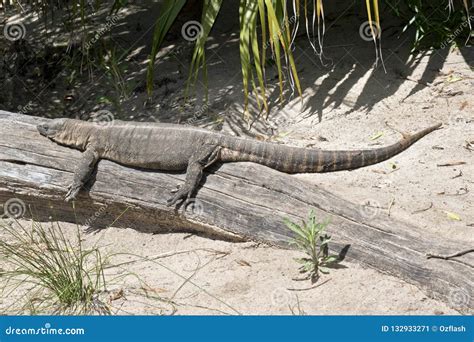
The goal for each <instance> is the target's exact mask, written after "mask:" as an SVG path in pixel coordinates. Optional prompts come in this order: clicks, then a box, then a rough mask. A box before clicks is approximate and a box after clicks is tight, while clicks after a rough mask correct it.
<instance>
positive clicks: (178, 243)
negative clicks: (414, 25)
mask: <svg viewBox="0 0 474 342" xmlns="http://www.w3.org/2000/svg"><path fill="white" fill-rule="evenodd" d="M225 6H228V7H229V8H228V9H226V11H225V13H233V12H232V11H233V10H235V8H232V6H233V5H232V4H229V3H227V4H225ZM341 6H342V7H339V9H338V10H337V11H336V10H335V9H334V8H333V9H331V8H328V9H327V18H328V21H327V35H326V39H325V42H326V43H325V55H326V58H327V60H326V63H327V66H322V65H321V62H320V61H319V59H318V58H317V57H316V56H315V55H314V54H313V52H312V49H311V47H310V45H309V43H308V41H307V39H306V37H304V36H302V37H298V38H297V41H296V43H297V45H296V46H297V47H296V50H295V52H294V53H295V58H296V61H297V65H298V70H299V74H300V77H301V83H302V86H303V89H304V100H303V104H302V103H301V101H300V100H299V99H294V98H293V99H291V98H290V96H289V94H285V96H286V98H287V99H288V100H289V101H287V102H286V103H285V104H284V106H282V107H280V106H279V105H278V101H277V85H276V83H275V80H274V76H275V69H274V68H271V67H270V68H269V69H268V70H267V78H268V79H269V80H273V81H270V82H269V89H271V90H273V91H272V96H271V102H272V105H273V106H272V111H271V113H270V115H269V119H268V121H259V122H256V123H255V124H254V125H253V126H252V127H249V125H248V123H247V122H245V121H244V120H243V119H242V103H243V97H242V92H241V84H240V82H241V80H240V71H239V68H238V66H239V57H238V53H237V51H238V36H236V35H235V28H236V25H238V23H237V20H238V18H237V15H235V16H231V15H230V14H228V15H223V16H221V17H219V21H218V23H217V25H216V29H215V31H214V32H213V35H212V37H211V38H210V40H209V44H208V49H209V51H208V53H207V58H208V65H209V68H208V73H209V81H208V85H209V96H210V97H209V103H208V105H203V104H202V102H200V101H199V100H196V101H195V102H194V103H192V105H190V106H189V107H187V108H186V109H185V110H184V111H183V110H182V108H181V107H180V105H179V101H181V100H182V97H183V91H182V90H183V88H184V82H185V80H186V76H187V71H186V70H187V66H188V61H189V57H190V55H191V52H192V45H190V44H189V43H188V42H186V41H184V40H182V39H179V37H178V39H175V40H173V41H167V42H166V44H165V45H166V46H165V48H164V50H163V52H162V53H161V55H160V59H159V62H158V65H157V70H159V73H157V75H159V76H158V79H159V80H161V81H162V83H160V84H161V85H158V86H157V88H156V90H155V99H156V103H155V104H149V103H146V95H145V94H144V92H143V90H142V91H139V90H136V91H134V92H133V93H132V95H131V97H130V99H129V100H126V101H124V102H123V103H122V104H121V111H114V113H115V115H116V116H117V117H119V118H122V119H135V120H146V119H149V118H150V117H152V118H154V119H155V120H157V121H165V122H188V123H192V124H194V125H199V126H202V127H208V128H213V129H218V130H223V131H226V132H229V133H231V134H238V135H246V136H250V137H256V138H259V139H268V140H273V141H279V142H282V143H286V144H292V145H297V146H313V147H315V148H323V149H326V148H327V149H329V148H331V149H353V148H364V147H377V146H383V145H386V144H389V143H392V142H394V141H395V140H397V139H398V138H399V137H400V135H399V134H398V133H397V132H396V130H400V131H405V132H411V131H414V130H418V129H421V128H424V127H427V126H429V125H431V124H433V123H436V122H442V123H443V124H444V125H443V129H442V130H439V131H436V132H434V133H432V134H430V135H429V136H427V137H426V138H424V139H422V140H421V141H420V142H418V143H417V144H415V145H414V146H413V147H411V148H410V149H408V150H407V151H405V152H404V153H402V154H400V155H398V156H396V157H394V158H392V159H391V160H389V161H387V162H383V163H381V164H378V165H375V166H371V167H366V168H363V169H360V170H355V171H351V172H339V173H332V174H311V175H297V176H295V177H300V178H303V179H305V180H307V181H308V182H312V183H316V184H318V185H320V186H322V187H324V188H326V189H328V190H330V191H333V192H334V193H336V194H339V195H340V196H342V197H344V198H346V199H349V200H351V201H353V202H355V203H361V204H365V203H370V205H371V206H373V207H374V210H375V211H377V210H379V211H388V210H390V214H391V215H392V216H393V217H394V218H396V219H399V220H404V221H408V222H410V223H412V224H415V225H417V226H419V227H422V228H423V229H426V230H427V231H432V232H436V233H437V234H439V244H440V245H441V244H442V243H443V238H445V237H449V238H451V239H457V240H459V241H464V242H468V243H469V242H470V243H473V244H474V234H473V229H474V210H473V209H474V204H473V202H474V197H473V195H472V189H473V184H474V177H473V174H474V166H473V160H474V159H473V156H474V114H473V113H474V103H473V100H472V99H473V96H472V95H473V93H474V91H473V85H474V73H473V70H472V66H473V64H474V53H473V50H472V48H463V49H461V50H459V49H454V50H451V51H449V50H448V49H444V50H438V51H431V52H427V53H425V54H423V55H419V56H418V57H417V58H414V57H410V54H409V50H410V43H409V39H408V38H409V35H402V36H401V37H400V38H398V33H397V31H395V30H394V27H398V28H399V27H400V26H396V25H399V23H398V24H397V23H396V21H395V23H391V22H390V20H394V19H390V18H389V17H385V18H384V20H385V21H384V23H383V24H384V27H389V28H388V29H387V31H384V36H383V37H384V40H383V54H384V63H385V67H386V73H385V72H384V70H383V68H382V66H381V63H380V61H379V63H378V65H377V66H375V65H374V61H375V52H374V49H373V45H372V43H371V42H368V41H365V40H363V39H361V37H360V36H359V27H360V25H361V23H362V22H364V21H365V20H366V19H365V17H364V15H363V11H361V8H354V7H353V4H351V5H350V6H348V5H347V6H346V5H341ZM345 7H347V9H344V8H345ZM153 8H154V7H153ZM341 8H342V10H341ZM140 10H141V9H140ZM137 13H140V11H139V10H136V12H133V11H132V13H131V14H130V15H131V16H132V15H137ZM147 25H151V23H148V22H147V20H146V19H143V21H142V26H143V32H145V33H144V34H143V35H141V36H143V37H144V39H145V38H147V37H148V38H149V34H150V33H149V32H148V31H146V29H147V28H148V26H147ZM119 27H120V26H119ZM390 27H391V28H390ZM143 32H142V33H143ZM147 32H148V33H147ZM122 39H123V40H125V42H124V41H122V44H123V45H124V46H130V51H135V52H136V51H141V48H140V47H139V46H135V45H134V43H132V42H134V41H135V40H134V39H132V38H130V37H127V36H125V38H122ZM127 39H129V41H128V42H127ZM127 44H128V45H127ZM137 53H138V55H139V54H140V52H137ZM139 61H140V58H138V57H134V59H130V61H129V63H130V65H129V67H130V69H132V70H134V71H133V75H132V72H130V77H131V78H132V76H133V77H135V78H136V79H138V80H140V79H142V78H143V77H142V78H140V75H143V73H144V65H145V64H144V63H140V62H139ZM329 61H332V64H330V63H329ZM201 88H202V87H200V85H199V84H198V90H197V94H201V95H202V92H200V89H201ZM136 89H139V86H137V88H136ZM98 91H99V90H98V88H97V87H93V86H92V87H87V88H84V91H81V92H78V93H80V95H78V101H77V105H76V106H74V105H73V106H68V107H67V108H66V107H64V108H62V107H61V111H58V112H57V115H58V116H63V115H73V116H76V117H81V115H83V113H85V112H87V110H89V111H90V110H92V109H98V108H101V105H99V104H97V103H94V100H93V99H94V98H97V93H96V92H98ZM48 96H52V97H54V96H58V94H57V93H55V92H51V94H50V95H47V92H46V93H45V94H42V96H41V101H39V102H38V103H37V104H36V105H37V108H38V110H39V112H40V113H41V110H43V111H44V112H48V113H51V112H49V111H48V108H52V107H54V106H56V105H57V102H55V101H50V102H48V101H46V99H47V98H48ZM198 99H199V98H198ZM145 103H146V104H145ZM16 105H17V104H14V105H12V106H14V107H13V108H15V107H16ZM23 105H25V104H23ZM252 106H255V104H254V103H253V102H251V108H252ZM55 108H56V107H55ZM79 108H80V109H79ZM6 109H9V110H12V107H7V108H6ZM111 110H112V109H111ZM196 113H199V115H198V116H196ZM387 123H388V124H389V125H390V127H389V126H387ZM249 128H250V129H249ZM374 137H376V138H374ZM470 142H472V145H470ZM450 163H454V164H458V165H453V166H441V165H444V164H450ZM62 226H63V227H64V228H65V230H66V231H68V230H69V229H72V228H74V226H72V225H69V224H62ZM83 237H84V239H85V243H86V244H93V243H94V242H96V241H99V244H100V245H103V246H105V247H104V248H106V249H109V250H111V251H113V252H117V253H118V252H129V253H134V254H139V255H141V256H146V257H152V256H156V255H161V254H163V253H165V254H166V253H171V254H172V253H176V252H179V251H188V252H186V253H180V254H179V255H172V256H168V257H163V258H160V259H159V262H160V263H161V264H157V263H155V262H150V261H143V260H141V261H139V262H135V263H132V264H130V265H129V266H127V269H128V270H130V271H132V272H135V273H136V274H138V275H139V276H140V277H141V278H142V279H143V280H144V281H145V282H146V283H147V284H148V286H149V287H150V288H152V289H155V292H156V293H158V295H159V296H161V297H163V298H167V299H168V300H172V302H173V303H175V304H174V305H171V304H169V303H163V302H159V303H155V302H153V301H151V302H150V301H149V300H145V301H143V300H141V299H140V298H138V297H137V298H136V297H134V295H132V292H133V290H134V289H137V288H138V287H139V286H140V285H139V283H138V282H137V281H136V280H133V279H129V280H128V281H126V282H124V283H123V284H116V285H115V287H116V288H123V289H124V293H125V297H124V298H120V299H118V300H116V301H114V306H115V307H117V308H118V307H121V309H120V310H119V311H118V313H127V312H129V313H136V314H149V313H153V314H158V313H164V314H168V313H171V312H172V311H173V307H174V308H175V309H176V310H177V313H178V314H220V313H226V314H234V313H243V314H291V313H292V312H293V313H295V314H302V313H306V314H455V313H456V311H454V310H452V309H449V308H448V306H447V305H446V304H445V303H441V302H439V301H434V300H431V299H429V298H426V296H425V294H424V293H422V292H421V291H420V290H419V289H417V288H416V287H414V286H412V285H409V284H406V283H404V282H402V281H400V280H398V279H397V278H394V277H392V276H388V275H384V274H382V273H380V272H377V271H375V270H371V269H367V268H364V267H363V266H361V265H358V264H356V263H349V262H346V263H345V266H347V267H346V268H343V269H337V270H332V271H331V273H330V275H328V276H324V277H323V278H322V279H321V280H320V281H319V282H318V284H320V286H318V287H316V288H313V289H309V290H295V289H304V288H308V287H311V286H312V285H311V284H310V283H309V282H301V281H295V280H292V279H293V278H295V277H297V276H298V273H297V267H298V264H297V263H296V262H295V261H294V260H293V258H295V257H299V256H301V254H300V253H298V252H295V251H287V250H280V249H276V248H271V247H266V246H262V245H255V244H253V243H240V244H235V243H234V244H233V243H228V242H222V241H215V240H210V239H204V238H201V237H197V236H193V235H183V234H163V235H149V234H144V233H139V232H136V231H133V230H128V229H126V230H123V229H115V228H109V229H106V230H104V231H102V232H99V233H98V234H88V233H85V234H84V235H83ZM205 249H206V250H205ZM433 249H434V250H436V246H433ZM217 251H218V252H219V253H218V252H217ZM120 258H123V257H120ZM132 259H133V258H132ZM189 277H190V280H189V281H187V282H185V279H188V278H189ZM127 279H128V278H127ZM468 291H470V293H473V289H468ZM4 300H5V299H4ZM5 302H8V300H5Z"/></svg>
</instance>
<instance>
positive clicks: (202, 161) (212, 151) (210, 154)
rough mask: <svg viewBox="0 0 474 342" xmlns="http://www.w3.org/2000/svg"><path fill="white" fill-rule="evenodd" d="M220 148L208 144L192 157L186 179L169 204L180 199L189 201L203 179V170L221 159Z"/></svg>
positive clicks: (169, 200)
mask: <svg viewBox="0 0 474 342" xmlns="http://www.w3.org/2000/svg"><path fill="white" fill-rule="evenodd" d="M220 150H221V147H220V146H215V145H206V146H204V148H203V149H202V150H200V151H198V152H197V153H196V154H195V155H194V156H192V157H191V159H190V160H189V163H188V168H187V170H186V180H185V181H184V184H183V185H182V186H180V187H179V188H178V189H177V190H176V191H174V193H173V196H171V198H169V199H168V201H167V203H166V205H167V206H172V205H174V204H175V203H176V202H178V201H180V200H185V201H187V200H188V199H189V198H191V196H192V195H193V193H194V192H195V191H196V188H197V187H198V185H199V182H200V181H201V178H202V173H203V170H204V169H205V168H206V167H208V166H210V165H212V164H213V163H215V162H216V161H217V160H218V159H219V154H220V153H219V152H220Z"/></svg>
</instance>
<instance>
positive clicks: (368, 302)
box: [0, 222, 457, 315]
mask: <svg viewBox="0 0 474 342" xmlns="http://www.w3.org/2000/svg"><path fill="white" fill-rule="evenodd" d="M22 224H23V225H24V226H28V225H29V224H30V223H29V222H22ZM43 226H45V227H46V226H47V224H46V225H43ZM60 226H61V228H62V229H63V231H64V232H65V234H66V236H67V238H68V239H70V240H71V241H75V237H76V229H77V227H76V226H75V225H73V224H67V223H61V224H60ZM81 233H82V238H83V243H84V247H85V248H91V247H93V246H97V247H99V248H100V249H101V251H102V253H103V255H104V256H105V255H108V254H121V255H116V256H114V257H112V258H111V260H110V265H119V264H122V263H126V264H124V265H122V266H121V267H119V268H113V269H111V270H110V272H108V273H107V274H108V279H109V280H108V283H109V286H108V290H109V291H110V293H107V294H106V295H105V297H104V296H103V297H104V301H107V300H109V299H111V298H112V299H113V300H111V301H110V305H111V308H112V312H114V313H115V314H172V313H174V314H182V315H188V314H193V315H194V314H204V315H209V314H210V315H214V314H251V315H259V314H269V315H274V314H278V315H304V314H308V315H311V314H314V315H327V314H331V315H334V314H336V315H347V314H358V315H359V314H362V315H365V314H367V315H370V314H382V315H385V314H413V315H414V314H436V315H441V314H457V312H456V311H455V310H453V309H450V308H449V307H448V306H447V305H446V304H445V303H441V302H438V301H435V300H432V299H429V298H427V297H426V296H425V295H424V294H423V292H421V291H420V290H419V289H417V288H416V287H414V286H412V285H408V284H406V283H404V282H403V281H400V280H399V279H397V278H395V277H392V276H389V275H384V274H381V273H379V272H377V271H375V270H372V269H368V268H364V267H363V266H361V265H358V264H356V263H350V262H344V263H343V265H344V266H345V268H340V269H337V270H332V271H331V272H330V274H328V275H323V276H322V277H321V278H320V279H319V280H318V282H317V283H316V284H314V285H312V284H311V283H310V282H309V281H308V280H306V281H301V280H298V279H301V278H302V276H301V274H299V273H298V270H297V268H298V266H299V264H298V263H296V262H295V261H294V260H293V258H298V257H301V256H302V254H301V253H299V252H297V251H289V250H283V249H278V248H273V247H268V246H264V245H257V244H255V243H252V242H247V243H230V242H224V241H216V240H210V239H206V238H202V237H198V236H194V235H187V234H155V235H150V234H143V233H139V232H137V231H135V230H132V229H118V228H108V229H106V230H103V231H101V232H99V233H96V234H88V233H86V232H85V229H84V228H81ZM2 265H3V266H4V265H5V261H3V262H2ZM131 274H135V275H136V276H135V275H133V276H132V275H131ZM117 275H122V276H124V275H127V276H125V277H124V278H119V279H118V280H117V279H116V277H117ZM114 279H115V280H114ZM118 293H121V295H117V294H118ZM25 295H28V291H25V290H23V291H15V292H14V294H12V295H9V296H8V297H6V296H3V297H2V299H1V301H0V308H1V309H2V310H5V309H6V308H8V310H9V311H8V312H14V311H16V310H18V309H19V307H18V305H19V303H24V301H23V300H24V299H25ZM147 296H148V297H147Z"/></svg>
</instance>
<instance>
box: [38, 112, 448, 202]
mask: <svg viewBox="0 0 474 342" xmlns="http://www.w3.org/2000/svg"><path fill="white" fill-rule="evenodd" d="M439 127H441V124H436V125H434V126H431V127H429V128H426V129H424V130H422V131H419V132H417V133H414V134H405V135H404V136H403V139H402V140H400V141H398V142H396V143H395V144H393V145H390V146H386V147H381V148H375V149H367V150H352V151H351V150H349V151H342V150H341V151H326V150H318V149H309V148H299V147H291V146H284V145H280V144H275V143H269V142H261V141H257V140H252V139H245V138H239V137H234V136H229V135H224V134H220V133H217V132H213V131H209V130H205V129H200V128H196V127H192V126H184V125H174V124H160V123H138V122H125V121H118V120H117V121H114V122H112V123H110V124H109V123H108V124H107V125H104V126H102V125H99V124H97V123H93V122H86V121H80V120H74V119H55V120H50V121H49V122H47V123H45V124H41V125H38V127H37V128H38V131H39V133H40V134H41V135H43V136H45V137H48V138H49V139H51V140H53V141H54V142H56V143H58V144H61V145H64V146H68V147H71V148H75V149H78V150H80V151H82V152H83V155H82V159H81V160H80V162H79V164H78V165H77V168H76V171H75V173H74V177H73V181H72V184H71V185H70V186H69V189H68V193H67V195H66V201H71V200H73V199H75V198H76V196H77V195H78V193H79V191H80V190H81V188H82V187H83V186H84V184H86V183H87V181H88V180H89V179H90V177H91V175H92V174H93V171H94V169H95V167H96V165H97V163H98V162H99V160H100V159H108V160H111V161H114V162H117V163H119V164H122V165H125V166H132V167H140V168H145V169H151V170H163V171H186V180H185V182H184V184H183V185H182V186H180V187H179V188H178V189H177V190H175V191H174V194H173V195H172V196H171V198H169V199H168V201H167V204H168V205H169V206H171V205H174V204H176V203H177V202H178V201H181V200H187V199H189V198H190V197H191V196H192V195H193V194H194V192H195V190H196V188H197V186H198V185H199V182H200V180H201V177H202V173H203V170H204V169H205V168H207V167H208V166H210V165H212V164H214V163H217V162H224V163H225V162H242V161H248V162H254V163H258V164H262V165H265V166H268V167H270V168H272V169H276V170H278V171H281V172H285V173H315V172H333V171H341V170H353V169H357V168H360V167H364V166H368V165H372V164H376V163H379V162H381V161H384V160H387V159H390V158H391V157H393V156H395V155H397V154H398V153H400V152H402V151H404V150H405V149H407V148H408V147H409V146H411V145H412V144H414V143H415V142H416V141H418V140H419V139H421V138H422V137H424V136H425V135H427V134H428V133H430V132H432V131H434V130H436V129H438V128H439Z"/></svg>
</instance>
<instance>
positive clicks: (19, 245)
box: [0, 222, 110, 314]
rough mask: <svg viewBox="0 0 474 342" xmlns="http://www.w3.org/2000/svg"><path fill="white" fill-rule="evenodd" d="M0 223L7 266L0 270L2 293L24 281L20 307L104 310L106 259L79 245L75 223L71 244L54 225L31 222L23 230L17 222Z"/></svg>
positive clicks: (1, 248) (73, 311) (2, 253)
mask: <svg viewBox="0 0 474 342" xmlns="http://www.w3.org/2000/svg"><path fill="white" fill-rule="evenodd" d="M1 228H2V235H3V236H2V239H1V240H0V257H1V258H5V261H6V263H5V264H6V265H8V266H7V268H8V269H7V270H1V271H0V279H2V280H3V281H2V283H4V284H5V286H4V288H3V296H2V297H4V298H7V296H9V295H10V294H11V293H13V292H14V291H15V290H17V289H19V288H22V286H23V285H28V284H30V285H32V287H29V288H28V290H27V292H28V295H29V296H25V300H26V302H24V308H23V309H25V310H28V311H29V312H30V313H31V314H36V313H44V312H47V313H65V314H91V313H99V314H110V309H109V307H108V306H107V305H106V303H104V302H103V301H101V300H100V299H99V295H100V294H101V293H104V292H105V291H106V283H105V275H104V269H105V268H106V264H107V258H104V257H103V256H102V254H101V253H100V251H99V249H98V248H91V249H85V248H84V247H83V245H82V243H81V237H80V234H79V228H78V233H77V243H74V244H73V243H72V242H71V241H70V240H69V239H67V238H66V237H65V235H64V233H63V231H62V230H61V228H60V227H59V226H57V227H54V226H53V225H51V226H50V227H49V228H44V227H42V226H41V225H40V224H38V223H36V222H33V223H32V227H31V229H27V228H26V227H24V226H23V225H22V224H21V223H18V224H16V225H14V226H13V225H9V224H6V223H5V224H3V223H2V224H1ZM7 289H8V291H7ZM5 292H8V293H5ZM27 297H28V298H27ZM18 304H19V303H15V305H18Z"/></svg>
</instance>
